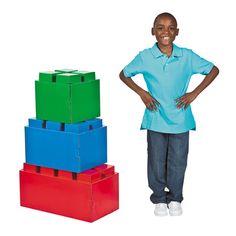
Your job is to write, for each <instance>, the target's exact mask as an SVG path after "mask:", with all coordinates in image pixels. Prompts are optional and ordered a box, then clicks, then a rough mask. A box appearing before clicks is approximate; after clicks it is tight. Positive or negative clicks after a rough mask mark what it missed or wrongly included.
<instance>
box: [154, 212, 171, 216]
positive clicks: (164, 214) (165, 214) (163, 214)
mask: <svg viewBox="0 0 236 236" xmlns="http://www.w3.org/2000/svg"><path fill="white" fill-rule="evenodd" d="M154 215H155V216H167V215H168V213H167V212H163V213H156V212H154Z"/></svg>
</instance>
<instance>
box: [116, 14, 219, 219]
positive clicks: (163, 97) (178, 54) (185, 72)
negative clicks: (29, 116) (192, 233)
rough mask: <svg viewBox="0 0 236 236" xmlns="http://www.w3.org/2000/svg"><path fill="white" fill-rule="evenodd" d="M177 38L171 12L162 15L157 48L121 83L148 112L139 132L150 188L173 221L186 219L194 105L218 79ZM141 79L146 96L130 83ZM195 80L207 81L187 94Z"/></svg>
mask: <svg viewBox="0 0 236 236" xmlns="http://www.w3.org/2000/svg"><path fill="white" fill-rule="evenodd" d="M178 33H179V29H178V28H177V21H176V19H175V17H174V16H173V15H171V14H170V13H167V12H165V13H162V14H159V15H158V16H157V17H156V19H155V21H154V25H153V28H152V35H154V36H155V37H156V40H157V42H156V43H155V44H154V46H153V47H152V48H148V49H145V50H143V51H141V52H140V53H139V54H138V55H137V56H136V57H135V58H134V59H133V60H132V61H131V62H130V63H129V64H128V65H127V66H126V67H125V68H124V69H123V70H122V71H121V72H120V79H121V80H122V81H123V82H124V83H125V84H126V85H127V86H128V87H129V88H131V89H132V90H133V91H135V92H136V93H137V94H138V95H139V96H140V98H141V99H142V101H143V102H144V104H145V106H146V109H145V113H144V116H143V121H142V125H141V129H147V142H148V184H149V187H150V188H151V189H152V191H153V193H152V195H151V197H150V199H151V201H152V202H153V203H154V204H155V211H154V213H155V215H157V216H165V215H167V210H168V209H169V214H170V215H171V216H178V215H181V214H182V207H181V202H182V200H183V195H182V189H183V183H184V174H185V169H186V166H187V156H188V146H189V130H195V128H196V124H195V121H194V117H193V114H192V111H191V107H190V104H191V103H192V102H193V101H194V100H195V98H197V96H198V95H199V94H200V93H201V92H202V91H203V90H204V89H205V88H206V87H207V86H208V85H209V84H210V83H211V82H212V81H213V80H214V79H215V77H216V76H217V75H218V73H219V70H218V68H217V67H216V66H214V65H213V64H212V63H211V62H209V61H207V60H205V59H203V58H201V57H200V56H198V55H197V54H195V53H194V52H193V51H192V50H190V49H186V48H180V47H178V46H176V45H175V44H173V42H174V40H175V37H176V36H177V35H178ZM137 74H143V77H144V80H145V82H146V84H147V88H148V92H147V91H145V90H144V89H142V88H141V87H139V86H138V85H137V84H136V83H135V82H134V81H133V80H132V79H131V78H130V77H132V76H135V75H137ZM193 74H203V75H205V78H204V80H203V81H202V82H201V83H200V84H199V85H198V86H197V87H196V88H195V89H194V90H193V91H192V92H189V93H186V91H187V88H188V85H189V81H190V78H191V76H192V75H193Z"/></svg>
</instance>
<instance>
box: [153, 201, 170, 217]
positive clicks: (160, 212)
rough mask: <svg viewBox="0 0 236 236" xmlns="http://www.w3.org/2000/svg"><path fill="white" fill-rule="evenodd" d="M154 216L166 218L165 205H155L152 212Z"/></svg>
mask: <svg viewBox="0 0 236 236" xmlns="http://www.w3.org/2000/svg"><path fill="white" fill-rule="evenodd" d="M154 214H155V216H167V214H168V212H167V204H166V203H158V204H156V207H155V210H154Z"/></svg>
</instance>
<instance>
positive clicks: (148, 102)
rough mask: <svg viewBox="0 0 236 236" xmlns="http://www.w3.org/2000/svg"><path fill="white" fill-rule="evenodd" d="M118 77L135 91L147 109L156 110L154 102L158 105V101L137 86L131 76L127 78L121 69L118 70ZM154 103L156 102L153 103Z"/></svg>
mask: <svg viewBox="0 0 236 236" xmlns="http://www.w3.org/2000/svg"><path fill="white" fill-rule="evenodd" d="M119 76H120V79H121V80H122V81H123V82H124V83H125V84H126V85H127V86H128V87H129V88H131V89H132V90H133V91H134V92H136V93H137V94H138V95H139V96H140V98H141V99H142V101H143V103H144V104H145V106H146V107H147V108H148V109H149V110H153V109H155V110H157V107H156V104H157V105H158V106H160V103H159V102H158V101H157V100H156V99H155V98H153V97H152V96H151V95H150V93H148V92H147V91H145V90H144V89H142V88H141V87H139V86H138V85H137V84H136V83H135V82H134V81H133V80H132V79H131V78H127V77H125V75H124V72H123V70H122V71H121V72H120V75H119ZM155 103H156V104H155Z"/></svg>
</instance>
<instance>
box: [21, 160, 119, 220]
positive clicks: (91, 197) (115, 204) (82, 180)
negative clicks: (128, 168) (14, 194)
mask: <svg viewBox="0 0 236 236" xmlns="http://www.w3.org/2000/svg"><path fill="white" fill-rule="evenodd" d="M20 204H21V206H24V207H29V208H33V209H37V210H41V211H46V212H51V213H55V214H58V215H62V216H67V217H72V218H75V219H79V220H84V221H88V222H93V221H95V220H97V219H99V218H101V217H103V216H105V215H107V214H109V213H111V212H113V211H115V210H117V209H118V208H119V178H118V173H116V172H114V166H111V165H105V164H103V165H101V166H98V167H96V168H93V169H91V170H88V171H84V172H82V173H79V174H78V173H72V172H67V171H61V170H54V169H50V168H45V167H39V166H34V165H29V164H24V169H23V170H20Z"/></svg>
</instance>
